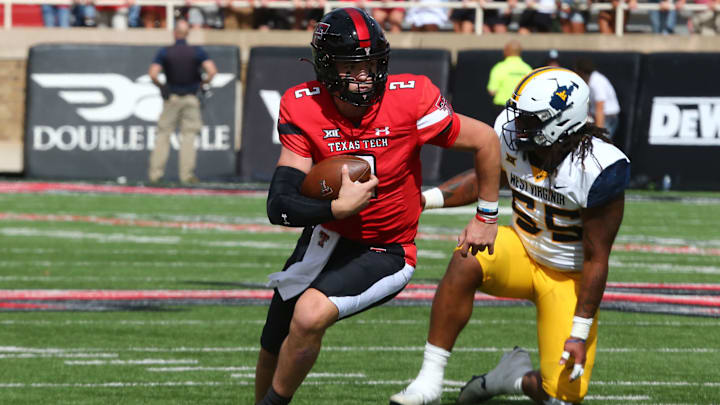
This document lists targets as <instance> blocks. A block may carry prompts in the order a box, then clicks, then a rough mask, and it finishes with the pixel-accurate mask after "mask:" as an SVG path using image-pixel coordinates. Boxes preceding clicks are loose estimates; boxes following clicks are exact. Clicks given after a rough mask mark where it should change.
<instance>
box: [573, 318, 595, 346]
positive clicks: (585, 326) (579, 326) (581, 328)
mask: <svg viewBox="0 0 720 405" xmlns="http://www.w3.org/2000/svg"><path fill="white" fill-rule="evenodd" d="M592 324H593V319H592V318H583V317H581V316H574V317H573V326H572V330H571V331H570V337H574V338H579V339H582V340H587V338H588V336H589V335H590V327H591V326H592Z"/></svg>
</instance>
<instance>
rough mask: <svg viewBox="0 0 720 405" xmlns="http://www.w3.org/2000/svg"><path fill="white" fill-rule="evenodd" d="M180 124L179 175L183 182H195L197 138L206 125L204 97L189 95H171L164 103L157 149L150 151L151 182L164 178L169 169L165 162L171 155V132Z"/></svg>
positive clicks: (159, 121) (156, 143)
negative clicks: (203, 112) (203, 122)
mask: <svg viewBox="0 0 720 405" xmlns="http://www.w3.org/2000/svg"><path fill="white" fill-rule="evenodd" d="M178 126H179V127H180V158H179V165H178V166H179V169H180V170H179V177H180V181H181V182H183V183H186V182H193V181H195V180H196V179H195V157H196V151H195V137H196V135H197V133H198V132H199V131H200V129H201V128H202V115H201V114H200V100H198V98H197V97H196V96H195V95H193V94H188V95H184V96H179V95H177V94H172V95H170V98H169V99H167V100H165V101H164V102H163V110H162V113H161V114H160V119H159V120H158V124H157V127H158V131H157V137H156V138H155V149H153V151H152V153H151V154H150V170H149V171H148V178H149V180H150V181H151V182H155V181H158V180H160V179H161V178H162V177H163V174H164V172H165V164H166V163H167V159H168V155H169V154H170V135H171V134H172V133H173V131H174V130H175V128H176V127H178Z"/></svg>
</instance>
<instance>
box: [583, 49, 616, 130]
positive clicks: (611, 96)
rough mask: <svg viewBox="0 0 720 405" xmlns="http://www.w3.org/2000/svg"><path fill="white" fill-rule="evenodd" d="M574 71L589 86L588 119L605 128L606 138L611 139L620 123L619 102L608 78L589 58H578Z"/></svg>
mask: <svg viewBox="0 0 720 405" xmlns="http://www.w3.org/2000/svg"><path fill="white" fill-rule="evenodd" d="M575 71H576V72H577V74H578V75H579V76H580V77H582V78H583V80H585V82H587V84H588V87H590V119H591V120H593V121H594V123H595V126H597V127H600V128H605V129H607V131H608V138H610V139H613V137H614V136H615V131H616V130H617V127H618V124H619V123H620V103H619V102H618V99H617V96H616V95H615V89H614V88H613V86H612V84H611V83H610V80H608V78H607V77H605V75H603V74H602V73H600V72H598V71H597V70H595V64H594V63H593V61H592V60H590V59H589V58H578V60H577V61H576V62H575Z"/></svg>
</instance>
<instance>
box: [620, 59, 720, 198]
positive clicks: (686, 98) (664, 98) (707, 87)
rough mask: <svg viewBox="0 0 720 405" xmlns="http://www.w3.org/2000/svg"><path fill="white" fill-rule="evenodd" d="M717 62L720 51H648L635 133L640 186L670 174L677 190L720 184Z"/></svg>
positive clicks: (719, 62)
mask: <svg viewBox="0 0 720 405" xmlns="http://www.w3.org/2000/svg"><path fill="white" fill-rule="evenodd" d="M711 66H720V53H692V54H691V53H656V54H648V55H645V63H644V66H643V69H642V74H641V77H642V84H641V86H640V92H639V99H638V107H637V114H636V116H637V118H636V120H635V127H634V128H635V129H634V131H633V134H632V137H633V138H632V154H631V158H632V161H633V169H632V172H633V177H634V179H635V181H636V182H637V183H638V185H642V184H643V183H646V182H654V183H656V184H660V183H661V181H660V179H662V178H663V177H665V176H666V175H667V176H668V177H669V180H670V182H669V186H670V187H671V188H673V189H681V190H682V189H693V190H718V189H720V176H718V173H720V159H718V156H720V97H719V95H720V86H719V85H718V84H717V79H716V78H715V71H714V69H712V68H710V67H711ZM667 183H668V182H667V181H666V184H667Z"/></svg>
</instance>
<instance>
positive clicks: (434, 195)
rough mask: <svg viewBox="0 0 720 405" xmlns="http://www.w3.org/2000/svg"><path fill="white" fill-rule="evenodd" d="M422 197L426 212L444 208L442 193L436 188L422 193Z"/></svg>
mask: <svg viewBox="0 0 720 405" xmlns="http://www.w3.org/2000/svg"><path fill="white" fill-rule="evenodd" d="M422 195H423V196H424V197H425V209H426V210H429V209H433V208H442V207H444V206H445V198H444V197H443V193H442V191H440V189H439V188H437V187H433V188H431V189H428V190H425V191H423V193H422Z"/></svg>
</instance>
